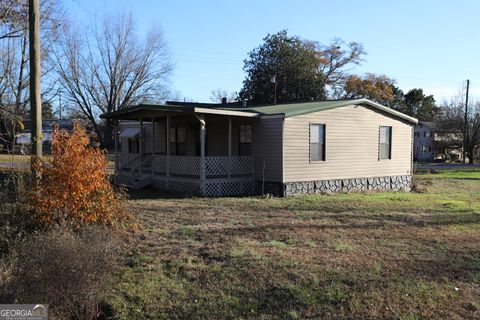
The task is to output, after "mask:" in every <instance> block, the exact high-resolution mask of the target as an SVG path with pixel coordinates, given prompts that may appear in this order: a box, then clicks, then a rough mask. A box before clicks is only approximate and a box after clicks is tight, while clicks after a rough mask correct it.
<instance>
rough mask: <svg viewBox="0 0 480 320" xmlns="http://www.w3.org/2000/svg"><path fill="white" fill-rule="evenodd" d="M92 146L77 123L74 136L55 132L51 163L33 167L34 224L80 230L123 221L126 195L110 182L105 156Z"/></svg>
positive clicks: (32, 203)
mask: <svg viewBox="0 0 480 320" xmlns="http://www.w3.org/2000/svg"><path fill="white" fill-rule="evenodd" d="M89 143H90V141H89V138H88V136H87V134H86V132H85V130H84V129H83V128H82V126H81V125H80V124H78V123H77V124H75V126H74V129H73V131H72V132H71V133H70V132H68V131H66V130H60V129H58V128H55V129H54V131H53V140H52V154H51V156H50V159H48V160H42V161H39V162H37V163H36V164H34V166H35V167H36V170H37V172H38V175H39V180H38V181H37V183H36V184H35V186H34V188H33V190H32V192H31V194H30V203H31V205H32V215H33V219H34V222H37V223H42V224H47V225H48V224H61V225H71V226H73V227H78V226H81V225H84V224H90V223H101V224H112V223H113V222H115V221H116V220H118V219H120V218H123V214H124V202H125V201H124V199H125V197H124V194H123V193H122V192H117V191H116V190H115V189H114V188H113V186H112V185H111V183H110V181H109V180H108V175H107V161H106V159H105V154H104V152H103V151H102V150H100V149H98V148H93V147H91V146H90V145H89Z"/></svg>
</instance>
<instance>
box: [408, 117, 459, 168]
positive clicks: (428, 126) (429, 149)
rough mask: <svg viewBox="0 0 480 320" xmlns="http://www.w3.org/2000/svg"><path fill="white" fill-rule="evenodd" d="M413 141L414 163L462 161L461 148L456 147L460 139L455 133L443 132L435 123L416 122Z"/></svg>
mask: <svg viewBox="0 0 480 320" xmlns="http://www.w3.org/2000/svg"><path fill="white" fill-rule="evenodd" d="M413 139H414V143H413V160H414V161H420V162H430V161H447V160H451V161H459V160H462V148H461V147H459V146H458V145H457V144H458V141H459V140H461V138H460V137H458V136H457V134H456V133H451V132H445V131H443V130H442V129H441V128H440V126H439V125H438V123H436V122H428V121H420V122H418V124H417V125H416V126H415V128H414V134H413ZM455 142H457V143H455Z"/></svg>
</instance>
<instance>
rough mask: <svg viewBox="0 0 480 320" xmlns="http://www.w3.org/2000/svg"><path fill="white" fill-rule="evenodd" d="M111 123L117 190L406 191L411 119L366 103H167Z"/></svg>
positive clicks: (112, 116)
mask: <svg viewBox="0 0 480 320" xmlns="http://www.w3.org/2000/svg"><path fill="white" fill-rule="evenodd" d="M102 117H103V118H105V119H109V120H113V121H115V122H116V123H117V125H118V127H117V128H118V130H116V132H117V134H116V136H117V137H116V140H117V141H118V143H116V144H115V145H116V167H115V168H116V169H115V176H116V180H117V182H118V183H122V184H126V185H128V186H130V187H133V188H141V187H144V186H147V185H150V184H151V185H153V186H154V187H157V188H160V189H165V190H170V191H174V192H181V193H188V194H197V195H203V196H223V195H251V194H258V193H265V192H268V193H272V194H276V195H281V196H287V195H293V194H309V193H320V192H337V191H342V190H345V191H353V190H409V189H410V185H411V175H412V157H413V150H412V149H413V127H414V125H415V124H416V123H417V120H416V119H414V118H412V117H409V116H407V115H405V114H402V113H400V112H397V111H395V110H393V109H391V108H388V107H385V106H383V105H380V104H378V103H375V102H373V101H370V100H367V99H356V100H342V101H325V102H309V103H295V104H283V105H269V106H256V107H249V106H247V107H242V106H233V105H231V104H201V103H179V102H167V104H165V105H147V104H140V105H137V106H133V107H129V108H126V109H123V110H120V111H117V112H112V113H108V114H104V115H102Z"/></svg>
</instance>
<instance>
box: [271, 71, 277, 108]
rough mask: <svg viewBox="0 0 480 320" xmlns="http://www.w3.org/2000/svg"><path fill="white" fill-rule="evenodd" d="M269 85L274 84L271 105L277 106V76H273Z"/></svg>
mask: <svg viewBox="0 0 480 320" xmlns="http://www.w3.org/2000/svg"><path fill="white" fill-rule="evenodd" d="M270 82H271V83H273V84H274V89H273V104H277V75H274V76H273V77H272V79H271V80H270Z"/></svg>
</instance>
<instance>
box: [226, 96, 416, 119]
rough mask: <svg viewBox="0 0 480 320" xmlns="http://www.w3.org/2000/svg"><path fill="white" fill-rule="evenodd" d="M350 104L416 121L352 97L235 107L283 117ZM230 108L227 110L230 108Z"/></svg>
mask: <svg viewBox="0 0 480 320" xmlns="http://www.w3.org/2000/svg"><path fill="white" fill-rule="evenodd" d="M351 105H367V106H370V107H373V108H375V109H379V110H382V111H384V112H387V113H390V114H392V115H394V116H397V117H399V118H402V119H405V120H407V121H410V122H413V123H417V122H418V121H417V119H415V118H412V117H410V116H408V115H406V114H403V113H401V112H398V111H396V110H393V109H392V108H389V107H386V106H383V105H381V104H379V103H376V102H374V101H371V100H368V99H364V98H362V99H354V100H335V101H320V102H304V103H290V104H277V105H268V106H258V107H243V108H235V110H239V111H250V112H257V113H259V114H263V115H274V114H283V115H284V116H285V118H288V117H293V116H298V115H302V114H308V113H312V112H319V111H324V110H329V109H334V108H340V107H346V106H351ZM231 109H232V108H230V109H229V110H231Z"/></svg>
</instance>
